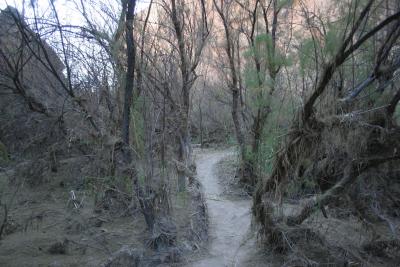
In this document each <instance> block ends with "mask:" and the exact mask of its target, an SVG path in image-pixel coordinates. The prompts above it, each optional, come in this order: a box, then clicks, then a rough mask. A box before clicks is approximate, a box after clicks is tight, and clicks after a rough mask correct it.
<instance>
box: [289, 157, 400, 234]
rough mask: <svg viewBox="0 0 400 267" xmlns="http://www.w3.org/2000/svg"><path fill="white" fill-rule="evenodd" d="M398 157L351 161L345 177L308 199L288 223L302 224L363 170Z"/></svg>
mask: <svg viewBox="0 0 400 267" xmlns="http://www.w3.org/2000/svg"><path fill="white" fill-rule="evenodd" d="M397 159H400V155H395V156H393V157H387V158H370V159H367V160H360V161H358V162H357V161H355V160H353V161H351V162H350V163H349V164H347V166H346V167H345V169H344V171H343V178H342V179H341V180H340V181H339V182H338V183H337V184H335V185H334V186H333V187H332V188H330V189H329V190H328V191H326V192H325V193H324V194H322V195H321V196H314V197H313V198H312V199H310V200H308V201H307V202H306V204H305V205H304V207H303V209H302V210H301V212H300V214H299V215H296V216H289V217H287V220H286V224H287V225H289V226H295V225H299V224H302V223H303V222H304V221H305V220H306V219H307V218H308V217H310V216H311V215H312V214H313V213H314V212H315V211H316V210H318V209H320V207H323V206H325V205H327V204H328V203H330V202H331V201H333V200H335V199H336V198H337V197H339V196H341V195H343V194H344V193H345V192H346V189H348V188H349V187H350V185H351V184H352V183H354V182H355V181H356V180H357V178H358V177H359V176H360V174H361V173H362V172H364V171H365V170H367V169H369V168H372V167H375V166H377V165H379V164H382V163H385V162H388V161H391V160H397Z"/></svg>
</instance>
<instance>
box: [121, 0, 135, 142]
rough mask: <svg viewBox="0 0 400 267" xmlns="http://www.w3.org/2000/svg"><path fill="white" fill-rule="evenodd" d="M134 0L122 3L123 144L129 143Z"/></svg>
mask: <svg viewBox="0 0 400 267" xmlns="http://www.w3.org/2000/svg"><path fill="white" fill-rule="evenodd" d="M135 5H136V0H127V3H126V2H125V3H124V8H126V7H127V9H128V10H127V13H126V31H125V33H126V49H127V65H128V70H127V72H126V77H125V79H126V82H125V96H124V109H123V114H122V127H121V128H122V131H121V137H122V141H123V142H124V144H125V145H129V124H130V117H131V116H130V111H131V105H132V96H133V80H134V67H135V54H136V52H135V45H134V41H133V18H134V11H135Z"/></svg>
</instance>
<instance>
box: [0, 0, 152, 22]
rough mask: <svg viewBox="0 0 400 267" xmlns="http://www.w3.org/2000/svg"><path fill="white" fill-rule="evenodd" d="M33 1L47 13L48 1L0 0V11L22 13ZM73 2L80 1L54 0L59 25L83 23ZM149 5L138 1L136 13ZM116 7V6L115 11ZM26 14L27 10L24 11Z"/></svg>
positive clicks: (107, 0)
mask: <svg viewBox="0 0 400 267" xmlns="http://www.w3.org/2000/svg"><path fill="white" fill-rule="evenodd" d="M32 1H34V2H35V3H37V6H38V7H39V10H40V12H43V13H45V12H46V11H49V10H50V9H49V5H50V4H49V1H50V0H0V9H4V8H6V7H7V6H8V5H10V6H13V7H15V8H17V9H18V11H20V12H22V9H23V6H25V7H26V9H27V8H29V7H30V2H32ZM116 1H118V0H102V1H96V0H83V2H88V3H89V2H93V3H96V2H98V3H99V6H100V4H101V3H112V2H116ZM75 2H78V3H79V2H80V0H75V1H73V0H55V6H56V9H57V11H58V15H59V17H60V20H61V23H66V24H81V23H82V22H83V20H82V18H81V15H80V14H79V12H77V11H76V6H75ZM148 4H149V0H138V3H136V11H140V10H143V9H145V8H146V7H147V6H148ZM88 6H89V5H88ZM117 8H118V7H117V6H116V7H115V9H117ZM26 12H27V13H28V10H26Z"/></svg>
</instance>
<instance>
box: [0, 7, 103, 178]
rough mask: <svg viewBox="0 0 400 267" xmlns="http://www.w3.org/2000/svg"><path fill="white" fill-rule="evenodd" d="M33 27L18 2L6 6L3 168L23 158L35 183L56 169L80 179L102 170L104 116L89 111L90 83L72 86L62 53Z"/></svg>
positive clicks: (0, 33)
mask: <svg viewBox="0 0 400 267" xmlns="http://www.w3.org/2000/svg"><path fill="white" fill-rule="evenodd" d="M30 27H31V26H30V25H28V23H27V22H25V20H24V18H23V17H21V15H20V14H19V13H18V11H17V10H16V9H15V8H12V7H7V8H6V9H4V10H2V11H1V12H0V168H4V167H7V166H9V164H10V163H11V164H18V166H19V167H20V168H17V170H18V173H17V175H16V176H18V177H27V178H28V179H30V180H31V181H28V183H29V184H30V185H38V184H40V183H41V182H42V181H44V180H46V177H48V178H50V179H53V177H54V173H56V172H57V173H58V174H59V175H60V177H61V176H63V179H65V178H67V179H68V178H73V179H75V181H76V180H79V179H80V178H81V177H83V176H84V175H91V174H93V173H95V174H96V175H102V174H103V173H102V171H103V169H102V167H99V166H106V165H105V164H103V160H104V159H103V158H102V157H103V156H104V157H106V156H107V155H108V150H107V149H104V146H103V145H101V144H102V143H101V140H100V137H101V136H102V135H100V134H99V133H100V131H101V133H103V132H107V129H106V128H105V126H104V123H103V122H104V121H103V119H102V118H103V117H101V118H100V116H98V115H96V114H97V113H95V112H91V113H93V114H89V112H88V110H89V107H90V105H89V104H88V103H87V102H86V101H85V97H84V95H85V92H86V91H85V89H84V88H80V89H77V88H74V90H72V89H71V88H70V87H69V86H68V82H66V78H65V76H64V72H63V71H64V64H63V63H62V61H61V60H60V58H59V56H58V55H57V53H56V52H55V50H54V49H53V48H52V47H51V46H50V45H49V44H47V43H46V41H45V40H44V39H42V38H40V37H39V36H38V34H37V33H36V31H35V30H34V28H30ZM96 105H97V106H99V107H100V106H101V105H100V104H99V103H97V104H96ZM97 109H98V108H97ZM103 115H104V114H103ZM89 119H90V121H89ZM92 122H93V123H94V124H95V126H96V127H94V126H93V124H92ZM101 146H102V148H101ZM108 147H110V146H108ZM95 150H96V152H98V151H100V153H95V152H94V151H95ZM83 155H95V156H93V157H95V158H91V159H89V158H88V157H84V156H83ZM87 161H90V162H94V163H96V164H98V165H96V164H87ZM71 170H74V171H73V173H72V172H71ZM32 172H34V173H32ZM64 182H65V180H64Z"/></svg>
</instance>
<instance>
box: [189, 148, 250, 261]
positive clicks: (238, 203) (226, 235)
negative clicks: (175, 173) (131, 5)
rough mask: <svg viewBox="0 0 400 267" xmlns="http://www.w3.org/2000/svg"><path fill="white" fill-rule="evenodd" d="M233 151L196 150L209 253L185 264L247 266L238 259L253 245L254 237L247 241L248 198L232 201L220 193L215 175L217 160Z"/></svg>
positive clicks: (248, 220)
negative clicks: (205, 206) (205, 209)
mask: <svg viewBox="0 0 400 267" xmlns="http://www.w3.org/2000/svg"><path fill="white" fill-rule="evenodd" d="M232 153H234V152H233V151H232V150H226V151H211V150H205V151H204V152H199V153H197V160H196V163H197V174H198V178H199V180H200V182H201V183H202V185H203V187H204V193H205V197H206V202H207V207H208V213H209V221H210V244H209V247H208V251H209V255H207V256H205V257H204V258H203V259H201V260H200V261H197V262H192V263H190V264H189V265H188V266H196V267H201V266H204V267H223V266H246V265H243V264H241V261H242V259H243V258H245V256H246V255H247V254H248V252H250V251H251V248H252V247H253V246H254V241H247V239H248V233H249V229H250V223H251V215H250V206H251V201H250V200H233V201H232V200H228V199H225V198H223V197H221V196H220V194H221V193H222V189H221V187H220V185H219V184H218V177H217V176H216V175H215V165H216V163H218V162H219V161H220V160H221V159H223V158H224V157H226V156H229V155H230V154H232Z"/></svg>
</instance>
